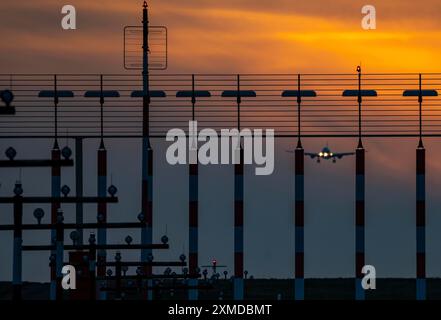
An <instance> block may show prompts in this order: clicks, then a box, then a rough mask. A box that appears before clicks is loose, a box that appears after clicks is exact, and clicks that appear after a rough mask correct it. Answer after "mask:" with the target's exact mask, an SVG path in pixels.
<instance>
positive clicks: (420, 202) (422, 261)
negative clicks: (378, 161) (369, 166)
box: [416, 147, 426, 300]
mask: <svg viewBox="0 0 441 320" xmlns="http://www.w3.org/2000/svg"><path fill="white" fill-rule="evenodd" d="M425 158H426V149H425V148H424V147H418V148H417V150H416V189H417V190H416V192H417V199H416V243H417V252H416V260H417V273H416V278H417V279H416V298H417V300H425V299H426V191H425V189H426V188H425V171H426V168H425V167H426V164H425V160H426V159H425Z"/></svg>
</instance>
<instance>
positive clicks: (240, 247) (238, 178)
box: [234, 75, 244, 300]
mask: <svg viewBox="0 0 441 320" xmlns="http://www.w3.org/2000/svg"><path fill="white" fill-rule="evenodd" d="M240 104H241V93H240V76H239V75H237V129H238V131H239V136H238V150H237V151H238V152H239V157H238V160H239V162H237V161H236V162H235V165H234V300H243V299H244V279H243V271H244V270H243V258H244V257H243V256H244V252H243V251H244V236H243V226H244V153H243V149H242V145H241V141H240V140H241V139H240Z"/></svg>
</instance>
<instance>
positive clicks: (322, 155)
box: [305, 145, 355, 163]
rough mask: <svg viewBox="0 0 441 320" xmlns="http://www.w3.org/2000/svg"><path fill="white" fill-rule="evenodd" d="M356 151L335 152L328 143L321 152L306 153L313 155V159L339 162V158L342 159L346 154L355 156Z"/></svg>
mask: <svg viewBox="0 0 441 320" xmlns="http://www.w3.org/2000/svg"><path fill="white" fill-rule="evenodd" d="M354 154H355V152H342V153H333V152H332V151H331V149H329V147H328V146H327V145H326V147H324V148H323V149H322V151H320V152H319V153H308V152H306V153H305V155H306V156H309V157H311V159H315V158H317V162H318V163H320V160H321V159H323V160H331V159H332V162H333V163H336V162H337V159H341V158H343V157H346V156H353V155H354Z"/></svg>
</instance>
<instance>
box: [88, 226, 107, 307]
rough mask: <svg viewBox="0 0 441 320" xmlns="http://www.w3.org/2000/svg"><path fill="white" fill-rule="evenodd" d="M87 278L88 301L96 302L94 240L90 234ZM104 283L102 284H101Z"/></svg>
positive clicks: (93, 235) (93, 236)
mask: <svg viewBox="0 0 441 320" xmlns="http://www.w3.org/2000/svg"><path fill="white" fill-rule="evenodd" d="M89 245H90V247H89V259H88V261H89V278H90V288H89V289H90V293H89V299H90V300H92V301H94V300H96V276H95V275H96V274H95V271H96V258H97V256H96V238H95V234H93V233H91V234H90V237H89ZM103 283H104V282H103Z"/></svg>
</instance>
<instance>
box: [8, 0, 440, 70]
mask: <svg viewBox="0 0 441 320" xmlns="http://www.w3.org/2000/svg"><path fill="white" fill-rule="evenodd" d="M65 4H71V5H74V6H75V7H76V10H77V30H74V31H72V30H70V31H64V30H62V28H61V25H60V21H61V18H62V14H61V8H62V6H63V5H65ZM367 4H371V5H374V6H375V7H376V9H377V30H369V31H366V30H363V29H362V28H361V19H362V13H361V8H362V7H363V6H364V5H367ZM141 5H142V1H138V0H136V1H135V0H124V1H108V0H107V1H103V0H94V1H89V0H72V1H66V0H62V1H60V0H38V1H10V0H2V1H1V2H0V38H1V39H2V41H1V51H0V67H1V73H10V72H11V73H15V72H48V73H53V72H104V73H108V72H122V71H124V69H123V61H122V60H123V59H122V57H123V27H124V26H125V25H136V24H139V23H140V21H141ZM149 6H150V20H151V23H152V24H153V25H165V26H167V28H168V32H169V69H168V71H167V72H172V73H175V72H177V73H180V72H184V73H210V72H225V73H236V72H247V73H296V72H302V73H315V72H353V71H354V67H355V66H356V65H357V64H359V63H360V62H361V63H362V64H363V66H364V70H365V72H407V71H409V72H439V71H440V70H441V59H439V54H440V52H441V48H440V44H439V40H440V38H441V37H440V36H441V22H440V16H441V2H440V1H438V0H420V1H418V2H416V1H414V0H387V1H386V0H383V1H378V0H377V1H369V2H367V1H366V0H361V1H360V0H335V1H327V0H309V1H293V0H272V1H256V0H253V1H251V0H223V1H211V0H185V1H182V0H165V1H164V0H161V1H160V0H151V1H149Z"/></svg>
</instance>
